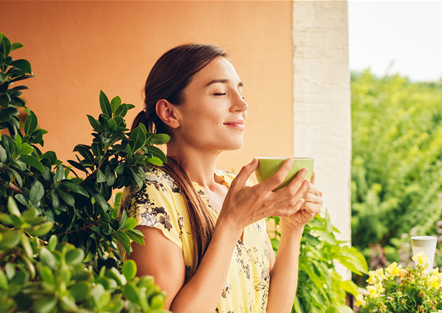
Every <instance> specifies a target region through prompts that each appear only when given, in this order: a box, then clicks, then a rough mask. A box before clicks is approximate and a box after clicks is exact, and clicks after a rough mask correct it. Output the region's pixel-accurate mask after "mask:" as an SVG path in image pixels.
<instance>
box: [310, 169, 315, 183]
mask: <svg viewBox="0 0 442 313" xmlns="http://www.w3.org/2000/svg"><path fill="white" fill-rule="evenodd" d="M315 181H316V174H315V171H313V173H312V178H310V182H311V183H312V184H313V185H314V184H315Z"/></svg>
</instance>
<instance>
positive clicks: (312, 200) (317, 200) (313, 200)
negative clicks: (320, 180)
mask: <svg viewBox="0 0 442 313" xmlns="http://www.w3.org/2000/svg"><path fill="white" fill-rule="evenodd" d="M302 199H304V200H305V202H309V203H315V204H322V199H321V198H320V197H318V196H316V195H314V194H312V193H309V192H306V193H305V194H304V196H303V197H302Z"/></svg>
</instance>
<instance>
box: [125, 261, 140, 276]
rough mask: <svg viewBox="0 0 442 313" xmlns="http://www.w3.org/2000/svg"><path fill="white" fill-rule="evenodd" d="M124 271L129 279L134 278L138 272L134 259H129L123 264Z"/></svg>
mask: <svg viewBox="0 0 442 313" xmlns="http://www.w3.org/2000/svg"><path fill="white" fill-rule="evenodd" d="M122 273H123V275H124V277H126V279H127V280H132V279H133V278H134V277H135V275H136V274H137V264H135V261H134V260H127V261H126V262H124V264H123V269H122Z"/></svg>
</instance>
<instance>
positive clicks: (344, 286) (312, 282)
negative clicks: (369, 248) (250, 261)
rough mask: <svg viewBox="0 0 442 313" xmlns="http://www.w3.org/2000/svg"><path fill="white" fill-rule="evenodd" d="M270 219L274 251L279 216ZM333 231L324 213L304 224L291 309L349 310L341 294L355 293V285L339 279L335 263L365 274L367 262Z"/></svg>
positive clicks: (310, 311)
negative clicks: (296, 286)
mask: <svg viewBox="0 0 442 313" xmlns="http://www.w3.org/2000/svg"><path fill="white" fill-rule="evenodd" d="M271 219H273V221H274V223H275V229H276V230H275V231H274V232H269V235H270V237H271V242H272V246H273V250H274V251H275V252H276V253H277V251H278V247H279V242H280V237H281V233H280V231H279V224H280V219H279V218H278V217H272V218H271ZM334 232H338V230H337V229H336V228H334V227H333V226H332V224H331V222H330V217H329V215H328V212H326V213H325V216H324V217H321V216H319V215H318V216H316V217H315V218H314V219H313V220H312V221H311V222H310V223H308V224H307V225H305V228H304V233H303V235H302V239H301V253H300V256H299V275H298V289H297V294H296V298H295V301H294V306H293V310H292V312H295V313H306V312H308V313H323V312H327V313H345V312H353V310H352V309H350V308H349V307H347V306H346V305H345V297H346V292H349V293H351V294H353V295H355V296H356V295H357V294H359V291H358V287H357V286H356V285H355V284H354V283H353V282H352V281H351V280H343V279H342V277H341V276H340V275H339V274H338V273H337V272H336V267H335V262H339V263H340V264H342V265H343V266H345V267H346V268H347V269H349V270H350V271H352V272H353V273H356V274H358V275H362V274H363V273H367V262H366V261H365V258H364V256H363V255H362V254H361V253H359V252H358V251H357V250H356V249H355V248H350V247H348V246H345V245H342V244H343V243H344V242H343V241H338V240H336V238H335V236H334V234H333V233H334Z"/></svg>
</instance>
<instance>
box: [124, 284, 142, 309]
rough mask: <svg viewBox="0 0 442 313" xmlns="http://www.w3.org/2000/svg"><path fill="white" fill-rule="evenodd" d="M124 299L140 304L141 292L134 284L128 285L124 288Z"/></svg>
mask: <svg viewBox="0 0 442 313" xmlns="http://www.w3.org/2000/svg"><path fill="white" fill-rule="evenodd" d="M123 293H124V297H125V298H126V299H128V300H129V301H131V302H133V303H136V304H140V292H139V290H138V288H137V286H135V285H134V284H133V283H132V282H129V283H127V284H126V285H124V288H123Z"/></svg>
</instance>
